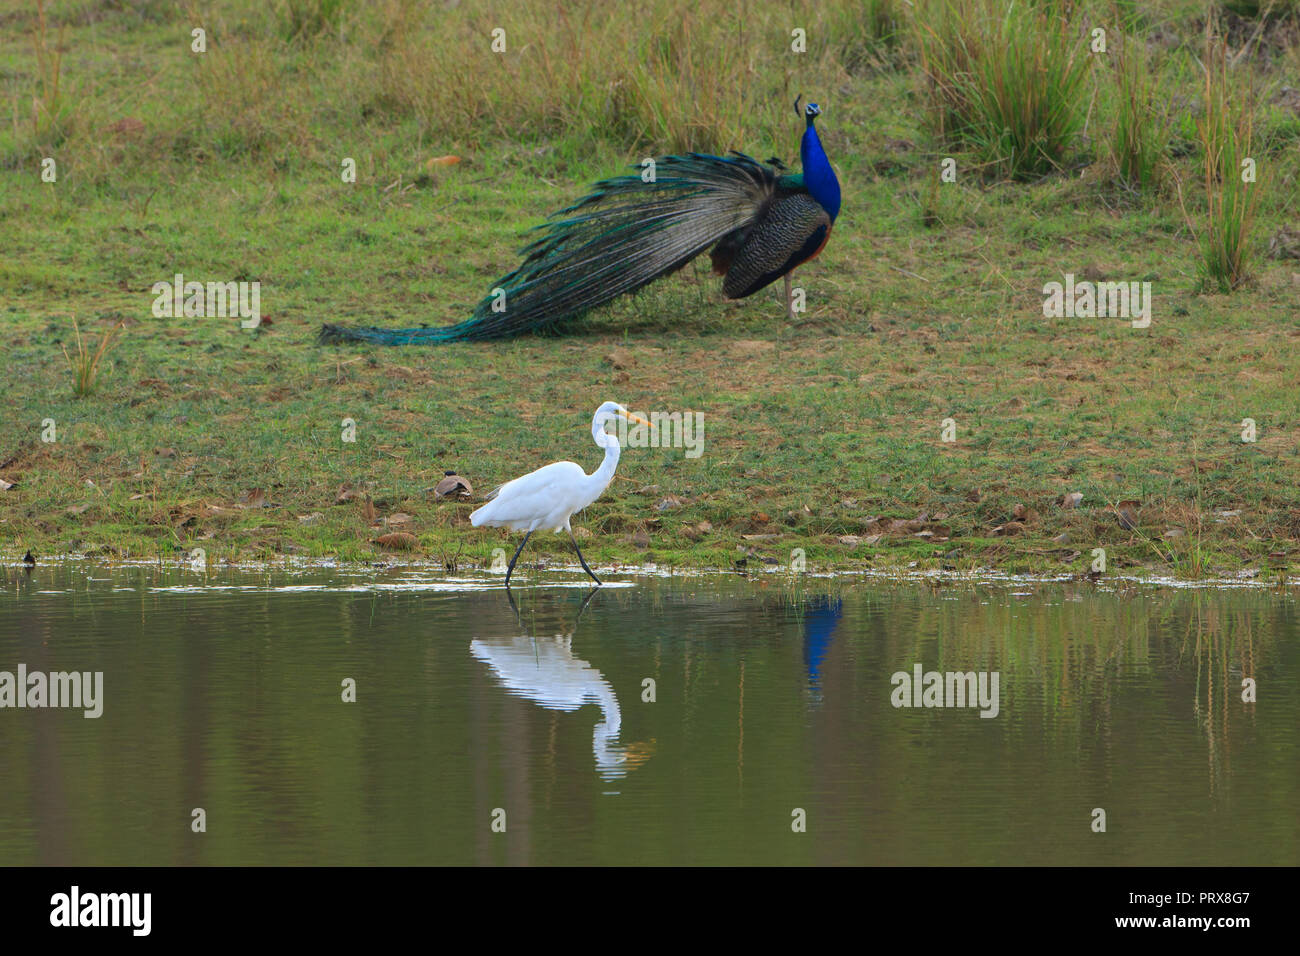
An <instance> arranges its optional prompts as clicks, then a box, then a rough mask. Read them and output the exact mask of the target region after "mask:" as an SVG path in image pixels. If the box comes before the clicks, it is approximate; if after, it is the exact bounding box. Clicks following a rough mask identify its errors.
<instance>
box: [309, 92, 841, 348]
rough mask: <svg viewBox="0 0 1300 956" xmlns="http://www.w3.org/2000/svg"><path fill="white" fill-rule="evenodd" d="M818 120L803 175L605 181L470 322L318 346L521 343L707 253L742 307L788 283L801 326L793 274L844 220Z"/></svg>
mask: <svg viewBox="0 0 1300 956" xmlns="http://www.w3.org/2000/svg"><path fill="white" fill-rule="evenodd" d="M798 106H799V102H798V100H796V101H795V108H796V110H797V109H798ZM820 113H821V110H820V109H819V108H818V106H817V104H816V103H809V104H808V107H807V109H806V110H805V115H806V117H807V128H806V129H805V130H804V134H803V140H802V141H801V143H800V147H799V155H800V159H801V161H802V164H803V174H802V175H797V176H796V175H785V174H784V173H783V171H782V170H783V167H781V165H780V163H779V162H777V161H775V160H769V161H768V164H763V163H759V162H757V161H755V160H753V159H751V158H750V157H748V156H746V155H744V154H743V153H733V154H731V155H730V156H726V157H723V156H708V155H704V154H701V153H690V154H688V155H686V156H665V157H663V158H661V159H657V160H655V161H654V164H653V165H652V166H650V165H647V167H646V169H645V170H644V171H643V172H642V173H641V174H640V175H630V176H619V177H617V178H615V179H607V180H605V181H603V182H600V183H597V184H596V187H595V190H594V191H593V192H592V194H591V195H590V196H587V197H586V198H585V199H583V200H581V201H580V202H578V203H577V204H576V205H574V206H570V207H569V208H568V209H565V210H562V211H561V212H559V213H556V214H555V215H554V216H552V217H551V219H550V221H549V222H547V223H545V224H544V225H542V226H539V227H538V229H539V231H540V232H541V235H540V236H539V237H538V238H537V239H536V240H535V241H534V242H533V243H531V244H530V245H528V246H527V247H525V248H524V249H523V252H522V254H523V256H524V261H523V264H522V265H520V267H519V268H518V269H516V270H515V271H514V272H512V273H510V275H508V276H506V277H505V278H503V279H501V280H500V281H499V282H498V283H497V288H495V289H494V290H493V292H492V294H490V295H488V296H487V297H486V298H485V299H484V300H483V301H482V302H480V303H479V305H478V308H476V309H475V310H474V316H473V318H470V319H467V320H465V321H464V322H461V323H459V324H457V325H449V326H445V327H442V328H427V327H424V328H418V329H380V328H373V327H371V328H345V327H342V326H337V325H326V326H325V327H324V328H322V329H321V341H323V342H344V341H361V342H375V343H378V344H381V345H407V344H430V345H432V344H439V343H443V342H470V341H476V340H480V339H497V338H505V337H507V336H511V335H518V334H519V333H521V332H528V331H534V330H537V329H542V328H546V327H547V326H551V325H553V324H555V323H557V322H562V321H564V320H565V319H569V318H572V317H574V316H576V315H580V314H582V313H583V312H586V311H587V310H589V309H594V308H595V307H597V306H600V305H604V304H605V303H607V302H609V301H610V300H612V299H614V298H616V297H617V296H620V295H623V294H625V293H628V292H635V291H636V290H637V289H640V288H641V287H642V286H645V285H647V284H648V283H650V282H653V281H654V280H655V279H658V278H659V277H660V276H664V275H667V274H668V273H670V272H673V271H674V270H676V269H680V268H681V267H682V266H684V265H686V263H688V262H690V261H691V260H692V259H694V258H695V257H696V256H697V255H699V254H700V253H702V252H704V251H705V250H706V249H709V248H710V247H712V252H711V253H710V257H711V258H712V260H713V268H714V271H715V272H717V273H718V274H719V275H722V276H723V277H724V278H723V280H722V291H723V293H725V294H726V295H727V296H728V297H730V298H733V299H743V298H744V297H745V296H747V295H752V294H754V293H755V292H757V291H758V290H759V289H762V288H764V287H765V286H767V285H769V284H770V283H772V282H774V281H776V280H777V279H780V278H783V277H784V279H785V294H786V305H787V309H788V310H789V311H790V317H791V318H792V319H793V317H794V315H793V309H792V308H791V299H790V272H791V271H792V270H793V269H794V268H795V267H796V266H798V265H800V264H801V263H804V262H807V261H808V260H809V259H811V258H812V257H813V256H815V255H817V253H819V252H821V250H822V247H823V246H825V245H826V240H827V239H828V238H829V237H830V234H831V226H832V225H833V224H834V222H835V217H836V216H837V215H838V214H839V211H840V184H839V181H838V180H837V179H836V178H835V171H834V170H833V169H831V164H830V161H829V160H828V159H827V158H826V152H825V150H823V149H822V144H821V140H819V139H818V137H817V129H816V127H815V126H814V125H813V121H814V120H815V119H816V117H817V116H818V115H819V114H820Z"/></svg>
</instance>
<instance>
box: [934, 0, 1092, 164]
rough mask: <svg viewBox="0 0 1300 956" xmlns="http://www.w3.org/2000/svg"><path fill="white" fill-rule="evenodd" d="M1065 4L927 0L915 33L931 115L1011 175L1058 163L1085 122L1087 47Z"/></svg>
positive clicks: (941, 128)
mask: <svg viewBox="0 0 1300 956" xmlns="http://www.w3.org/2000/svg"><path fill="white" fill-rule="evenodd" d="M1078 19H1079V18H1078V14H1077V12H1076V11H1075V10H1074V8H1073V6H1072V5H1071V4H1068V3H1050V2H1040V3H1026V2H1015V0H1012V2H1006V0H934V2H931V3H926V4H922V5H920V6H918V7H917V8H916V24H915V35H916V42H917V47H918V50H919V53H920V58H921V68H922V70H923V72H924V75H925V78H926V81H927V84H928V86H929V94H930V105H931V113H932V120H933V123H934V126H935V128H936V130H937V132H938V134H939V136H940V138H941V139H942V140H943V141H944V142H945V143H947V144H949V145H955V146H958V147H967V148H970V149H972V150H973V151H974V152H975V154H976V156H977V157H979V159H980V161H981V163H982V164H983V165H984V166H986V167H987V168H989V169H991V170H993V171H995V172H999V173H1001V174H1003V175H1005V176H1008V177H1010V178H1012V179H1021V180H1023V179H1029V178H1032V177H1035V176H1040V175H1042V174H1044V173H1048V172H1051V171H1053V170H1055V169H1059V168H1060V167H1061V166H1062V165H1063V162H1064V159H1065V155H1066V152H1067V150H1068V149H1069V148H1070V146H1071V145H1072V144H1073V143H1074V141H1075V138H1076V136H1077V135H1078V134H1079V132H1080V130H1081V129H1082V126H1083V115H1084V111H1083V109H1082V106H1083V100H1084V85H1085V82H1086V80H1087V77H1088V69H1089V64H1088V47H1087V44H1086V42H1085V40H1084V37H1083V34H1082V33H1081V31H1080V29H1079V28H1078Z"/></svg>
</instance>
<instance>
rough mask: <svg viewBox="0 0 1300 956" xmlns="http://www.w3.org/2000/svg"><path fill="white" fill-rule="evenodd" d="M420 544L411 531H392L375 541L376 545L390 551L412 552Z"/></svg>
mask: <svg viewBox="0 0 1300 956" xmlns="http://www.w3.org/2000/svg"><path fill="white" fill-rule="evenodd" d="M418 543H419V541H418V539H417V538H416V537H415V535H413V534H411V533H410V532H409V531H391V532H389V533H388V534H381V535H380V536H379V537H378V538H376V539H375V544H377V545H379V546H380V547H381V548H387V549H388V550H390V551H410V550H412V549H413V548H415V546H416V545H417V544H418Z"/></svg>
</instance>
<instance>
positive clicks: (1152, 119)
mask: <svg viewBox="0 0 1300 956" xmlns="http://www.w3.org/2000/svg"><path fill="white" fill-rule="evenodd" d="M1149 60H1150V58H1149V57H1148V56H1147V53H1146V45H1145V44H1144V43H1143V42H1142V41H1141V40H1139V39H1138V38H1136V37H1133V36H1125V37H1123V38H1122V39H1121V42H1120V44H1119V49H1118V50H1117V51H1116V52H1115V61H1114V62H1115V67H1114V73H1113V84H1114V85H1113V91H1114V97H1115V98H1114V114H1113V122H1112V126H1111V140H1110V148H1111V158H1112V160H1113V161H1114V163H1115V172H1116V176H1117V178H1118V179H1119V181H1120V182H1121V183H1122V184H1123V185H1124V186H1125V187H1127V188H1128V189H1131V190H1135V191H1137V192H1143V193H1145V192H1147V191H1149V190H1151V189H1152V188H1154V187H1155V186H1157V185H1158V184H1159V181H1160V178H1161V174H1162V171H1163V168H1164V164H1165V162H1166V159H1167V155H1168V151H1169V142H1170V126H1169V107H1168V100H1167V99H1166V98H1164V97H1163V96H1162V95H1161V94H1160V92H1159V90H1158V89H1157V85H1156V80H1155V75H1156V74H1154V72H1153V70H1152V64H1151V63H1150V61H1149Z"/></svg>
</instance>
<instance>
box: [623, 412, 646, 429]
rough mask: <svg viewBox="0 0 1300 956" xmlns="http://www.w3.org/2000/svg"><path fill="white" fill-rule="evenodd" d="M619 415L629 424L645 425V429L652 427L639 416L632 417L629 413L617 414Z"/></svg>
mask: <svg viewBox="0 0 1300 956" xmlns="http://www.w3.org/2000/svg"><path fill="white" fill-rule="evenodd" d="M619 414H620V415H622V416H623V417H624V418H626V419H627V420H628V421H630V422H636V423H637V424H638V425H645V426H646V427H647V428H652V427H653V426H652V425H651V424H650V423H649V422H648V421H646V420H645V419H644V418H642V417H641V416H640V415H633V414H632V413H631V412H619Z"/></svg>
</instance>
